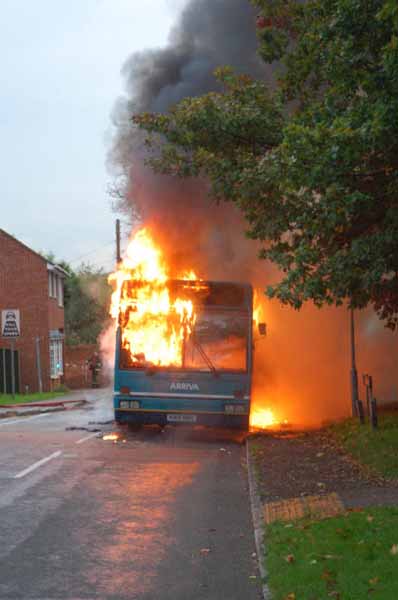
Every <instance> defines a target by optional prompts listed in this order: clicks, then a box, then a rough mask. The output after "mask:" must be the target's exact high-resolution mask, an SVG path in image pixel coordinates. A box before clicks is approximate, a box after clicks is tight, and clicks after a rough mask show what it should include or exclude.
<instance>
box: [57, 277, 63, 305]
mask: <svg viewBox="0 0 398 600" xmlns="http://www.w3.org/2000/svg"><path fill="white" fill-rule="evenodd" d="M57 281H58V285H57V296H58V306H61V307H62V306H63V305H64V281H63V279H62V277H57Z"/></svg>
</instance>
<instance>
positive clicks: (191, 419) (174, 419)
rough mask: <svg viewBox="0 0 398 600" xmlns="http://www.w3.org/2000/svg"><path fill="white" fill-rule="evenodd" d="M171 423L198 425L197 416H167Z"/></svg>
mask: <svg viewBox="0 0 398 600" xmlns="http://www.w3.org/2000/svg"><path fill="white" fill-rule="evenodd" d="M167 421H168V422H169V423H196V415H167Z"/></svg>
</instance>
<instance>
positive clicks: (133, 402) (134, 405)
mask: <svg viewBox="0 0 398 600" xmlns="http://www.w3.org/2000/svg"><path fill="white" fill-rule="evenodd" d="M139 407H140V403H139V402H138V400H130V408H139Z"/></svg>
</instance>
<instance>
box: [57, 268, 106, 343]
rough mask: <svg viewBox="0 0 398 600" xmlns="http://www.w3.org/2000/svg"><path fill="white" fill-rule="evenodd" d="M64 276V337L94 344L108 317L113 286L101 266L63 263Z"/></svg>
mask: <svg viewBox="0 0 398 600" xmlns="http://www.w3.org/2000/svg"><path fill="white" fill-rule="evenodd" d="M60 265H61V266H62V268H63V269H65V270H66V271H67V273H68V274H69V276H68V277H67V278H66V279H65V338H66V343H67V344H68V345H77V344H95V343H97V339H98V336H99V334H100V333H101V331H102V330H103V328H104V326H105V324H106V322H107V320H108V319H109V305H110V295H111V289H110V287H109V285H108V282H107V275H106V274H105V273H104V272H103V271H102V269H96V268H94V267H92V266H91V265H86V264H83V265H81V266H80V267H79V269H78V270H77V271H74V270H73V269H72V268H71V266H70V265H69V264H67V263H60Z"/></svg>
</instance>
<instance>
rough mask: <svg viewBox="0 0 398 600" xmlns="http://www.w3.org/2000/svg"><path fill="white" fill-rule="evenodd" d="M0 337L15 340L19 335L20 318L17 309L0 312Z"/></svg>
mask: <svg viewBox="0 0 398 600" xmlns="http://www.w3.org/2000/svg"><path fill="white" fill-rule="evenodd" d="M1 335H2V336H3V337H7V338H16V337H19V336H20V335H21V318H20V314H19V310H18V309H17V308H7V309H6V310H2V311H1Z"/></svg>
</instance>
